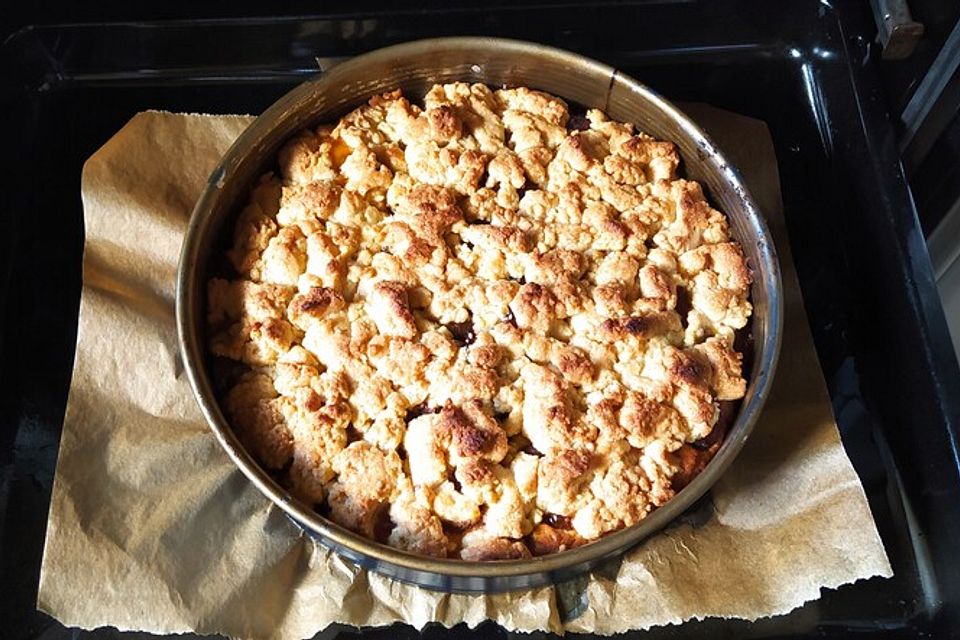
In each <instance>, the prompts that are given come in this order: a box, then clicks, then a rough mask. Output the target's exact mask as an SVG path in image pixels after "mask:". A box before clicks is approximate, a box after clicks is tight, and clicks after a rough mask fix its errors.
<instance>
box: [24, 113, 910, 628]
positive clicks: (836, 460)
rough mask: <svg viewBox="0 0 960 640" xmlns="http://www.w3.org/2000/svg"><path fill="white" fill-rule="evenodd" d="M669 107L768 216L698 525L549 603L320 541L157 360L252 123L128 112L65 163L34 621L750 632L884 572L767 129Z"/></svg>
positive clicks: (167, 352)
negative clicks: (416, 578)
mask: <svg viewBox="0 0 960 640" xmlns="http://www.w3.org/2000/svg"><path fill="white" fill-rule="evenodd" d="M687 111H688V112H689V113H691V114H692V115H693V116H694V118H695V119H696V120H698V121H699V122H700V123H701V124H702V125H704V126H705V127H706V128H707V129H708V130H709V131H710V132H711V133H712V134H713V135H714V137H715V138H716V139H717V141H718V143H719V145H720V146H721V148H723V149H724V150H725V151H726V152H727V153H728V154H729V156H730V157H731V159H732V160H733V161H734V164H736V165H737V166H739V167H740V169H741V171H742V172H743V174H744V176H745V178H746V181H747V183H748V185H749V186H750V188H751V190H752V192H753V194H754V196H755V197H756V199H757V201H758V203H759V204H760V207H761V209H762V210H763V211H764V212H765V213H766V215H767V216H768V220H769V223H770V226H771V228H772V229H773V232H774V235H775V239H776V245H777V248H778V250H779V252H780V258H781V261H782V266H783V275H784V285H785V287H786V296H785V299H786V322H785V336H784V343H783V352H782V353H783V355H782V356H781V362H780V367H779V371H778V373H777V376H776V381H775V384H774V388H773V392H772V395H771V397H770V400H769V402H768V404H767V407H766V409H765V411H764V413H763V416H762V418H761V420H760V423H759V424H758V425H757V427H756V431H755V432H754V434H753V435H752V437H751V439H750V441H749V442H748V444H747V446H746V448H745V449H744V450H743V452H742V453H741V454H740V456H739V457H738V458H737V460H736V462H735V463H734V465H733V466H732V467H731V468H730V469H729V471H728V472H727V473H726V474H725V475H724V477H723V478H722V480H721V481H720V482H719V483H718V484H717V485H716V487H715V488H714V490H713V503H714V508H715V512H713V513H711V512H710V511H709V510H708V511H707V512H706V514H705V516H704V513H702V512H701V513H700V514H699V515H700V520H701V522H693V523H691V522H690V521H688V522H686V523H680V524H678V525H675V526H672V527H671V528H669V529H667V530H666V531H664V532H662V533H661V534H659V535H657V536H655V537H654V538H652V539H650V540H648V541H647V542H645V543H643V544H642V545H641V546H639V547H638V548H636V549H634V550H632V551H631V552H629V553H628V554H627V555H626V556H625V558H624V559H623V562H622V563H621V564H620V565H619V567H617V566H613V567H607V568H606V569H605V570H601V571H597V572H595V573H594V574H592V575H591V576H589V577H586V578H584V579H582V580H580V581H579V583H577V584H576V585H575V586H574V587H569V586H568V587H566V590H562V589H561V590H560V591H558V590H557V589H555V588H552V587H550V588H543V589H538V590H533V591H526V592H517V593H510V594H501V595H495V596H467V595H449V594H441V593H437V592H432V591H426V590H422V589H418V588H416V587H412V586H407V585H403V584H400V583H397V582H393V581H391V580H389V579H387V578H383V577H381V576H378V575H376V574H371V573H368V572H366V571H363V570H360V569H357V568H356V567H354V566H353V565H351V564H350V563H348V562H346V561H343V560H341V559H339V558H338V557H337V556H335V555H333V554H332V553H330V552H328V551H327V550H325V549H324V548H322V547H320V546H318V545H317V544H316V543H314V542H313V541H312V540H311V539H310V538H308V537H307V536H305V535H304V534H303V533H302V532H301V531H300V530H299V529H298V528H297V527H296V526H295V525H293V524H292V523H291V522H290V521H289V520H288V519H287V518H286V517H285V515H284V514H283V512H282V511H280V510H279V509H277V508H275V507H273V506H272V505H271V503H270V502H269V501H267V500H266V499H265V498H263V497H262V496H261V495H260V494H259V493H258V492H257V490H256V489H255V488H254V487H253V485H251V484H250V483H249V482H248V481H247V480H246V479H245V478H244V476H243V475H242V474H241V473H240V472H239V471H237V470H236V469H235V467H234V466H233V464H232V463H231V462H230V460H229V459H228V458H227V456H226V454H224V453H223V452H222V451H221V449H220V447H219V445H218V444H217V442H216V441H215V439H214V437H213V435H212V434H211V433H210V431H209V430H208V428H207V427H206V425H205V423H204V421H203V419H202V417H201V415H200V412H199V410H198V409H197V407H196V405H195V403H194V399H193V396H192V394H191V391H190V387H189V385H188V382H187V379H186V376H185V374H184V371H183V367H182V364H181V362H180V358H179V354H178V350H177V342H176V331H175V328H174V280H175V272H176V267H177V258H178V254H179V248H180V242H181V238H182V234H183V231H184V229H185V227H186V224H187V219H188V217H189V214H190V211H191V208H192V206H193V204H194V202H195V200H196V199H197V197H198V196H199V194H200V191H201V189H202V186H203V184H204V183H205V181H206V178H207V176H208V175H209V173H210V171H211V170H212V168H213V167H214V165H215V164H216V162H217V160H218V159H219V157H220V155H221V154H222V153H223V152H224V151H225V150H226V149H227V147H228V146H229V145H230V143H231V142H232V141H233V140H234V138H235V137H236V136H237V135H238V134H239V133H240V132H241V131H242V130H243V129H244V127H245V126H246V125H247V124H248V123H249V122H250V121H251V118H250V117H242V116H201V115H179V114H170V113H158V112H148V113H141V114H139V115H137V116H135V117H134V118H133V119H132V120H131V121H130V122H129V123H128V124H127V125H126V126H125V127H124V128H123V129H122V130H121V131H120V132H119V133H117V134H116V135H115V136H114V137H113V138H112V139H111V140H110V141H109V142H107V144H105V145H104V146H103V148H101V149H100V150H99V151H98V152H97V153H96V154H95V155H94V156H93V157H92V158H90V159H89V160H88V162H87V163H86V165H85V166H84V171H83V180H82V191H83V203H84V216H85V223H86V247H85V254H84V272H83V279H84V287H83V297H82V301H81V309H80V326H79V336H78V344H77V357H76V364H75V368H74V374H73V382H72V385H71V389H70V399H69V403H68V407H67V413H66V417H65V419H64V426H63V436H62V439H61V444H60V457H59V461H58V465H57V473H56V480H55V483H54V489H53V496H52V500H51V507H50V519H49V524H48V528H47V538H46V548H45V552H44V558H43V565H42V570H41V576H40V592H39V607H40V608H41V609H42V610H44V611H46V612H48V613H50V614H51V615H53V616H55V617H56V618H58V619H59V620H60V621H61V622H63V623H64V624H66V625H70V626H78V627H84V628H93V627H98V626H103V625H112V626H116V627H118V628H120V629H140V630H147V631H152V632H157V633H171V632H185V631H191V630H192V631H197V632H201V633H214V632H219V633H223V634H226V635H230V636H236V637H245V638H267V637H273V638H281V639H296V638H305V637H310V636H313V635H314V634H315V633H316V632H317V631H319V630H322V629H324V628H325V627H327V626H328V625H330V624H331V623H333V622H341V623H347V624H353V625H383V624H389V623H391V622H394V621H405V622H407V623H409V624H412V625H414V626H417V627H421V626H423V625H424V624H426V623H428V622H431V621H436V622H440V623H443V624H445V625H453V624H456V623H458V622H461V621H465V622H467V623H469V624H470V625H471V626H472V625H476V624H478V623H480V622H481V621H483V620H485V619H493V620H496V621H497V622H498V623H500V624H501V625H503V626H504V627H506V628H508V629H511V630H537V629H541V630H550V631H555V632H561V633H562V632H563V631H564V630H568V631H592V632H596V633H603V634H610V633H615V632H620V631H625V630H628V629H637V628H646V627H649V626H653V625H662V624H667V623H676V622H680V621H683V620H687V619H690V618H703V617H707V616H722V617H737V618H746V619H756V618H760V617H764V616H770V615H775V614H779V613H784V612H787V611H790V610H791V609H793V608H795V607H797V606H799V605H801V604H803V603H804V602H806V601H808V600H811V599H814V598H817V597H819V594H820V589H821V588H823V587H836V586H839V585H842V584H845V583H849V582H853V581H856V580H858V579H862V578H869V577H871V576H887V577H888V576H890V575H892V571H891V568H890V565H889V563H888V561H887V558H886V554H885V553H884V550H883V546H882V543H881V541H880V538H879V536H878V534H877V531H876V528H875V526H874V523H873V519H872V517H871V514H870V511H869V508H868V505H867V502H866V499H865V496H864V494H863V489H862V487H861V485H860V482H859V480H858V478H857V476H856V474H855V473H854V470H853V468H852V467H851V465H850V461H849V460H848V458H847V456H846V454H845V452H844V450H843V447H842V445H841V443H840V439H839V436H838V433H837V428H836V424H835V423H834V420H833V417H832V414H831V410H830V404H829V398H828V396H827V393H826V389H825V387H824V383H823V380H822V377H821V373H820V370H819V366H818V363H817V360H816V355H815V352H814V349H813V344H812V341H811V338H810V334H809V330H808V327H807V324H806V317H805V315H804V311H803V307H802V301H801V298H800V291H799V287H798V284H797V281H796V274H795V271H794V268H793V263H792V259H791V257H790V251H789V246H788V243H787V240H786V236H785V233H784V229H783V214H782V205H781V203H780V195H779V193H780V192H779V183H778V178H777V170H776V158H775V157H774V153H773V148H772V144H771V141H770V137H769V133H768V132H767V129H766V126H765V125H764V124H763V123H762V122H759V121H756V120H751V119H748V118H744V117H740V116H736V115H734V114H730V113H726V112H721V111H718V110H716V109H712V108H708V107H702V106H696V105H693V106H689V107H688V108H687ZM703 520H705V522H703ZM571 603H572V604H571ZM561 605H563V607H561ZM561 608H563V609H564V610H565V611H566V613H567V614H568V615H567V616H566V617H565V618H564V619H561ZM571 610H572V613H573V614H574V615H573V617H572V619H571V616H570V615H569V614H570V613H571Z"/></svg>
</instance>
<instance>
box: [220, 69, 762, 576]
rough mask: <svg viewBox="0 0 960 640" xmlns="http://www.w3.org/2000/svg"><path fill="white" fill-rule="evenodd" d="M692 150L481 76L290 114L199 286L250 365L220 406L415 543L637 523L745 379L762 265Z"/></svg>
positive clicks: (454, 549) (370, 527)
mask: <svg viewBox="0 0 960 640" xmlns="http://www.w3.org/2000/svg"><path fill="white" fill-rule="evenodd" d="M678 162H679V157H678V154H677V151H676V148H675V147H674V145H673V144H672V143H670V142H662V141H658V140H654V139H652V138H650V137H649V136H647V135H645V134H643V133H638V132H636V131H635V130H634V128H633V126H632V125H630V124H624V123H620V122H613V121H610V120H609V119H607V117H606V116H605V115H604V114H603V113H602V112H600V111H597V110H592V111H588V112H587V114H586V116H572V117H571V115H570V114H569V112H568V109H567V105H566V104H565V103H564V102H563V101H562V100H560V99H558V98H555V97H553V96H550V95H547V94H545V93H541V92H538V91H532V90H530V89H525V88H518V89H501V90H496V91H494V90H491V89H490V88H488V87H486V86H484V85H480V84H473V85H470V84H463V83H457V84H448V85H443V86H439V85H438V86H434V87H433V89H431V90H430V92H429V93H428V94H427V95H426V97H425V99H424V101H423V106H418V105H416V104H414V103H412V102H410V101H409V100H408V99H407V98H405V97H403V96H402V95H401V93H400V92H399V91H395V92H392V93H388V94H384V95H381V96H376V97H374V98H373V99H371V100H370V102H369V104H367V105H364V106H362V107H360V108H358V109H356V110H355V111H353V112H352V113H350V114H348V115H346V116H345V117H344V118H342V119H341V120H340V122H338V123H337V124H336V126H334V127H329V126H322V127H320V128H319V129H317V130H311V131H304V132H302V133H301V134H300V135H298V136H297V137H296V138H295V139H293V140H291V141H290V142H289V143H288V144H287V145H286V146H285V147H284V148H283V149H282V151H281V152H280V154H279V175H274V174H268V175H266V176H264V177H263V178H262V180H261V181H260V183H259V184H258V185H257V186H256V187H255V188H254V189H253V192H252V195H251V198H250V202H249V204H248V205H247V206H246V208H245V209H244V210H243V211H242V213H241V214H240V217H239V220H238V222H237V225H236V229H235V235H234V241H233V247H232V249H231V250H230V251H229V252H228V257H229V260H230V262H231V263H232V265H233V267H234V268H235V269H236V272H237V276H236V278H234V279H232V280H227V279H219V278H216V279H213V280H211V281H210V282H209V326H210V330H211V332H210V335H211V336H212V338H211V340H210V349H211V351H212V352H213V354H215V355H217V356H222V357H226V358H230V359H233V360H237V361H240V362H242V363H244V364H245V365H248V367H249V370H248V371H247V372H246V373H245V374H244V375H243V376H242V377H241V378H240V380H239V382H237V383H236V384H235V385H234V386H233V387H232V388H231V389H230V390H229V391H228V392H227V393H226V395H225V397H224V398H223V402H222V405H223V408H224V409H225V412H226V415H227V416H228V418H229V420H230V421H231V424H232V425H233V427H234V429H235V430H236V432H237V434H238V435H239V437H240V439H241V440H242V442H243V443H244V444H245V446H246V447H248V449H249V450H250V451H251V452H252V453H253V455H254V456H255V457H256V458H257V459H258V460H259V461H260V462H261V463H262V464H263V466H264V467H266V468H268V469H270V470H273V471H274V472H275V473H276V474H277V477H278V478H279V479H280V481H281V482H282V483H283V484H284V485H285V486H286V487H288V488H289V490H290V491H291V492H292V493H293V494H294V495H295V496H297V497H299V498H300V499H302V500H304V501H305V502H307V503H309V504H313V505H315V506H316V508H317V509H318V510H319V511H320V512H321V513H324V514H325V515H327V516H328V517H329V518H330V519H332V520H333V521H335V522H337V523H339V524H341V525H343V526H345V527H347V528H349V529H351V530H353V531H356V532H358V533H361V534H363V535H365V536H368V537H370V538H374V539H376V540H379V541H381V542H385V543H388V544H390V545H393V546H396V547H399V548H402V549H407V550H409V551H412V552H415V553H419V554H427V555H431V556H439V557H460V558H463V559H467V560H488V559H498V558H521V557H528V556H530V555H531V554H533V555H542V554H546V553H552V552H556V551H560V550H563V549H566V548H570V547H574V546H577V545H580V544H583V543H584V542H588V541H590V540H593V539H596V538H598V537H600V536H602V535H604V534H606V533H608V532H611V531H615V530H617V529H621V528H623V527H627V526H630V525H632V524H635V523H636V522H638V521H640V520H641V519H642V518H643V517H644V516H646V515H647V514H648V513H650V512H651V511H652V510H653V509H655V508H656V507H658V506H660V505H662V504H664V503H665V502H666V501H667V500H669V499H670V498H671V496H673V495H674V493H675V492H676V491H678V490H679V488H681V487H682V486H683V485H684V484H685V483H686V482H688V481H689V480H690V478H691V477H692V475H694V474H695V473H696V472H697V471H698V470H699V468H700V467H702V465H703V464H704V463H705V461H706V459H709V458H708V457H706V458H705V456H708V454H710V453H712V451H714V450H715V449H716V447H717V446H718V443H719V438H718V437H716V434H714V438H713V439H712V444H713V447H712V448H710V449H707V446H708V445H709V444H711V439H710V438H708V436H710V434H711V431H712V429H713V427H714V425H715V424H716V423H717V421H718V417H719V414H720V411H719V407H720V404H719V403H720V402H721V401H725V400H736V399H738V398H741V397H742V396H743V394H744V390H745V382H744V380H743V378H742V376H741V355H740V354H739V353H737V351H735V349H734V347H733V342H734V335H735V332H736V331H737V330H738V329H741V328H743V327H744V326H745V325H746V324H747V321H748V318H749V316H750V313H751V306H750V302H749V301H748V294H749V285H750V275H749V272H748V269H747V266H746V264H745V261H744V256H743V253H742V251H741V249H740V247H739V246H738V245H737V244H736V243H735V242H733V241H732V240H731V239H730V235H729V233H728V226H727V220H726V218H725V217H724V215H723V214H721V213H720V212H718V211H716V210H714V209H713V208H711V207H710V205H709V204H708V203H707V202H706V200H705V199H704V195H703V192H702V191H701V188H700V186H699V185H698V184H697V183H695V182H690V181H687V180H683V179H679V178H678V177H677V165H678ZM704 443H707V444H706V445H705V444H704ZM704 449H707V451H703V450H704Z"/></svg>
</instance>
